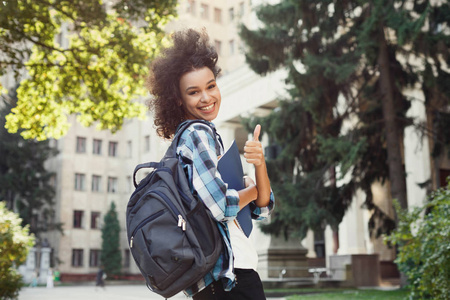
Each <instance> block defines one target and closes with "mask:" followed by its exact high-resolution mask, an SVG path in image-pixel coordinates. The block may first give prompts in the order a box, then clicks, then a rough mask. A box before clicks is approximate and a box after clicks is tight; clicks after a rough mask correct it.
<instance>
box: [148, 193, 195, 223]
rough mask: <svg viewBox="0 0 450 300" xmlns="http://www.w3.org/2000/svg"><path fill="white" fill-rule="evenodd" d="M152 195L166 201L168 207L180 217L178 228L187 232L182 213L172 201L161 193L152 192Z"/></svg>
mask: <svg viewBox="0 0 450 300" xmlns="http://www.w3.org/2000/svg"><path fill="white" fill-rule="evenodd" d="M150 193H155V194H156V195H158V196H160V197H161V198H162V199H163V200H164V202H166V203H167V205H169V206H170V208H171V209H172V211H173V212H174V213H175V215H177V216H178V227H180V228H181V229H182V230H183V231H186V220H184V219H183V216H182V215H181V213H180V211H179V210H178V209H177V208H176V207H175V205H173V203H172V201H170V199H169V198H168V197H167V196H166V195H164V194H163V193H161V192H160V191H151V192H150Z"/></svg>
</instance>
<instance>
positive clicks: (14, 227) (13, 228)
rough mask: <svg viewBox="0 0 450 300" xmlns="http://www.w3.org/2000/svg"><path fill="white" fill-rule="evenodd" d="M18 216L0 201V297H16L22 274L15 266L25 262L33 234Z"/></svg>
mask: <svg viewBox="0 0 450 300" xmlns="http://www.w3.org/2000/svg"><path fill="white" fill-rule="evenodd" d="M21 223H22V220H21V219H20V218H19V216H18V215H17V214H15V213H13V212H11V211H9V210H8V209H7V208H6V204H5V202H3V201H1V202H0V299H2V300H6V299H17V297H18V296H19V290H20V288H21V287H22V285H23V283H22V276H21V275H20V274H19V273H18V272H17V269H16V268H17V267H18V266H20V265H21V264H22V263H24V262H25V260H26V259H27V255H28V250H29V249H30V248H31V247H32V246H33V244H34V236H33V234H30V233H29V230H28V226H25V227H22V225H21Z"/></svg>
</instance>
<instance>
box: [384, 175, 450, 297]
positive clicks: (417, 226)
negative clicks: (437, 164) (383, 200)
mask: <svg viewBox="0 0 450 300" xmlns="http://www.w3.org/2000/svg"><path fill="white" fill-rule="evenodd" d="M395 206H396V211H397V212H399V213H398V216H399V223H398V227H397V229H396V230H394V232H393V233H391V235H389V236H387V237H386V239H385V240H386V241H387V242H388V243H391V244H392V245H394V246H397V249H398V254H397V259H396V260H395V262H396V263H397V265H398V267H399V270H400V271H401V272H403V273H404V274H405V275H406V277H407V279H408V285H409V287H410V288H411V293H410V296H411V298H421V299H423V298H432V299H448V295H450V181H449V182H448V185H447V188H441V189H439V190H437V191H435V192H433V193H432V194H431V195H430V197H429V202H428V203H426V204H425V205H424V206H422V207H416V208H413V209H410V211H409V212H406V211H401V209H400V206H399V205H398V203H395Z"/></svg>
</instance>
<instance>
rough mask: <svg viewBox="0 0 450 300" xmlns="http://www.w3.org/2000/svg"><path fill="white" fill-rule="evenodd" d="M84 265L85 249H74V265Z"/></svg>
mask: <svg viewBox="0 0 450 300" xmlns="http://www.w3.org/2000/svg"><path fill="white" fill-rule="evenodd" d="M82 266H83V249H72V267H82Z"/></svg>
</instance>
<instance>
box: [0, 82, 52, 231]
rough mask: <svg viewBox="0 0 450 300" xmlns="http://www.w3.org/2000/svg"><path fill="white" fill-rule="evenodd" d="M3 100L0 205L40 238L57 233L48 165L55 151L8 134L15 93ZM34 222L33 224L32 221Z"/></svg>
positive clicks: (1, 104)
mask: <svg viewBox="0 0 450 300" xmlns="http://www.w3.org/2000/svg"><path fill="white" fill-rule="evenodd" d="M1 98H2V99H0V101H1V103H0V201H4V202H5V203H6V205H7V207H8V209H10V210H13V211H15V212H16V213H18V214H19V216H20V217H21V218H22V220H23V222H24V224H30V230H31V232H33V233H34V234H36V235H37V236H39V233H40V232H42V231H47V230H51V229H58V228H59V227H60V224H59V223H54V201H53V199H54V195H55V190H54V187H53V186H52V185H51V178H52V177H53V176H54V174H53V173H52V172H49V171H47V170H46V168H45V162H46V161H47V160H48V159H49V158H50V157H51V156H53V155H55V154H56V152H57V151H56V150H55V149H53V148H51V147H50V146H49V142H48V141H42V142H39V141H36V140H34V139H29V140H24V139H23V138H22V137H21V136H20V134H19V133H14V134H11V133H8V132H7V130H6V129H5V126H4V125H5V116H6V115H7V114H8V113H9V112H10V111H11V109H12V107H13V106H12V105H11V104H10V103H15V102H16V101H17V98H16V93H15V91H11V92H10V93H9V95H8V99H9V101H6V100H5V99H4V97H1ZM33 220H34V221H33Z"/></svg>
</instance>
